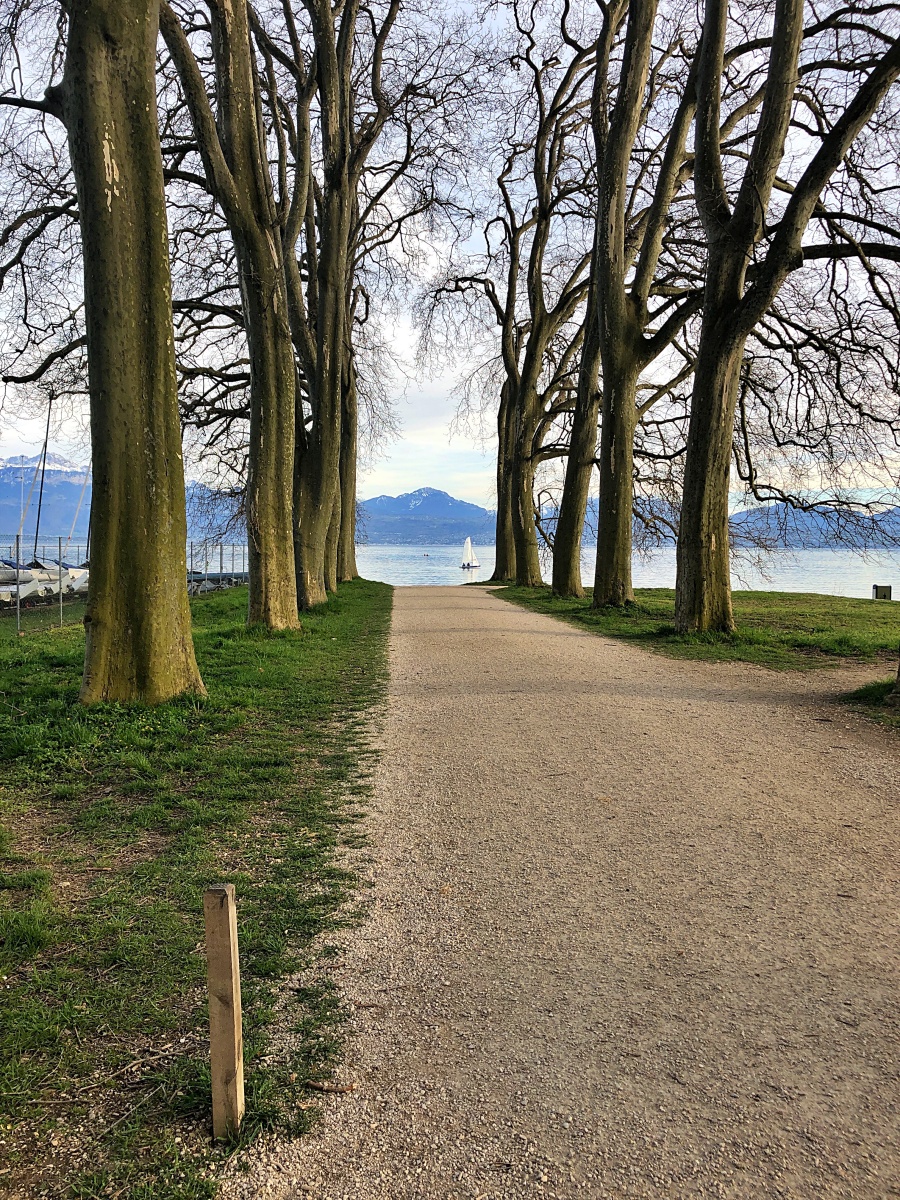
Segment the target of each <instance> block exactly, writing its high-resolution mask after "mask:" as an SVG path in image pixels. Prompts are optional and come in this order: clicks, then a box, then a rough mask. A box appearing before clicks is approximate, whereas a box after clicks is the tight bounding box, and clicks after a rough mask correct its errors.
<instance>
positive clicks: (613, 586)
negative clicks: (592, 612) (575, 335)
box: [591, 348, 638, 608]
mask: <svg viewBox="0 0 900 1200" xmlns="http://www.w3.org/2000/svg"><path fill="white" fill-rule="evenodd" d="M611 357H613V358H614V361H610V360H609V359H608V358H607V356H606V355H604V364H603V416H602V420H601V426H602V428H601V430H600V489H599V513H598V525H597V566H596V569H595V572H594V597H593V600H592V602H591V606H592V607H593V608H602V607H604V606H605V605H608V604H613V605H617V606H621V605H623V604H630V603H633V602H634V589H633V587H632V584H631V548H632V520H633V512H634V431H635V426H636V423H637V410H636V408H635V394H636V389H637V378H638V368H637V365H636V363H635V362H634V360H633V356H630V355H629V354H628V352H627V350H625V349H624V348H622V350H621V352H620V353H619V354H616V355H614V356H611ZM629 358H631V361H629Z"/></svg>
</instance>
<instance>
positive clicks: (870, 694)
mask: <svg viewBox="0 0 900 1200" xmlns="http://www.w3.org/2000/svg"><path fill="white" fill-rule="evenodd" d="M896 682H897V676H896V675H892V676H891V677H890V678H889V679H878V680H876V681H875V682H874V683H867V684H866V685H865V686H864V687H861V688H857V689H856V690H855V691H853V692H847V694H846V695H845V696H842V697H841V699H842V700H843V701H844V702H845V703H846V704H849V705H850V707H851V708H855V709H856V711H857V712H860V713H862V714H863V715H864V716H866V717H871V718H872V719H873V720H875V721H877V722H878V723H879V724H880V725H886V726H887V727H888V729H896V730H900V705H897V704H896V703H892V704H888V703H887V697H888V693H889V692H892V691H893V689H894V685H895V684H896Z"/></svg>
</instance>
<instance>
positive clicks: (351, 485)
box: [337, 354, 359, 583]
mask: <svg viewBox="0 0 900 1200" xmlns="http://www.w3.org/2000/svg"><path fill="white" fill-rule="evenodd" d="M358 432H359V399H358V396H357V393H356V367H355V365H354V362H353V355H352V354H351V355H350V356H349V359H348V362H347V372H346V382H345V385H344V395H343V409H342V412H341V466H340V470H341V535H340V541H339V543H338V566H337V572H338V581H339V582H340V583H346V582H347V581H348V580H351V579H358V578H359V571H358V570H357V568H356V449H357V442H358V440H359V438H358Z"/></svg>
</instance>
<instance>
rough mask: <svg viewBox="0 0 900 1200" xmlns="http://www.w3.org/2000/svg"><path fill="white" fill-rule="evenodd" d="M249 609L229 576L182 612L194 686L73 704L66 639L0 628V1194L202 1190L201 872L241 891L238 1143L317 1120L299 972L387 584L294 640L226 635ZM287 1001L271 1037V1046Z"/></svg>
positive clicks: (360, 584) (336, 840)
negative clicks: (243, 1079) (142, 700)
mask: <svg viewBox="0 0 900 1200" xmlns="http://www.w3.org/2000/svg"><path fill="white" fill-rule="evenodd" d="M246 603H247V595H246V589H235V590H233V591H229V592H222V593H218V594H216V595H214V596H211V597H204V598H202V599H199V600H196V601H194V603H193V613H194V626H195V629H194V634H195V643H196V647H197V654H198V658H199V660H200V665H201V670H202V673H203V677H204V680H205V682H206V685H207V688H208V690H209V698H208V699H206V700H198V699H196V698H191V699H182V700H178V701H174V702H172V703H170V704H165V705H161V706H159V707H157V708H142V707H139V706H123V705H100V706H97V707H94V708H90V709H81V708H79V707H78V705H77V703H76V696H77V691H78V684H79V680H80V674H81V660H82V655H83V646H84V643H83V635H82V633H81V630H80V629H78V628H66V629H63V630H57V631H55V632H53V633H49V632H47V633H31V634H27V635H26V636H24V637H22V638H13V639H7V640H5V641H2V640H0V672H2V675H0V689H2V690H0V702H2V703H0V763H2V776H0V778H2V781H3V782H2V787H0V821H2V826H3V830H2V837H0V977H2V978H0V1159H3V1160H4V1161H3V1163H2V1165H3V1166H4V1167H6V1168H8V1170H9V1172H10V1173H9V1174H8V1175H6V1176H5V1177H4V1179H3V1181H2V1183H3V1187H6V1186H7V1185H8V1184H10V1183H12V1182H15V1183H17V1185H18V1186H19V1188H20V1190H21V1192H22V1194H27V1195H32V1194H33V1195H35V1196H38V1195H41V1194H42V1188H44V1187H46V1188H48V1193H47V1194H48V1195H52V1196H57V1195H58V1196H73V1197H74V1196H77V1197H85V1198H86V1197H96V1196H103V1195H111V1196H112V1195H115V1196H119V1197H122V1198H127V1197H134V1198H135V1200H137V1198H140V1200H151V1198H153V1197H155V1198H158V1200H163V1198H165V1200H189V1198H190V1200H194V1198H200V1197H210V1196H212V1195H213V1194H214V1191H215V1177H216V1174H217V1172H218V1170H219V1168H220V1166H221V1163H222V1161H223V1160H224V1157H225V1155H226V1154H227V1153H228V1152H229V1150H230V1149H233V1148H226V1149H224V1150H223V1149H216V1148H214V1147H212V1146H211V1143H210V1137H209V1132H210V1130H209V1121H210V1115H209V1103H210V1101H209V1071H208V1064H207V1041H206V1039H207V1026H206V1019H207V1018H206V1007H205V964H204V959H203V955H202V939H203V922H202V892H203V889H204V887H205V886H206V885H207V884H209V883H211V882H221V881H230V882H233V883H234V884H235V886H236V890H237V895H238V906H239V907H238V923H239V936H240V949H241V966H242V981H243V1001H244V1039H245V1061H246V1071H247V1103H248V1111H247V1118H246V1121H245V1125H244V1131H243V1135H242V1136H243V1139H244V1140H246V1139H248V1138H251V1137H252V1136H254V1134H255V1133H256V1132H258V1131H259V1130H260V1129H262V1128H266V1127H273V1126H278V1127H281V1128H288V1129H292V1130H295V1131H302V1130H303V1129H304V1128H306V1127H307V1126H308V1124H309V1123H310V1120H311V1119H312V1118H313V1117H314V1114H315V1110H314V1108H312V1107H310V1105H311V1104H312V1101H313V1093H311V1092H310V1091H309V1090H308V1089H307V1088H306V1086H305V1085H306V1083H307V1082H308V1081H309V1080H314V1079H317V1078H323V1077H327V1075H328V1074H329V1072H330V1071H331V1069H332V1066H333V1063H334V1061H335V1057H336V1055H337V1053H338V1049H339V1044H340V1023H341V1021H340V1017H341V1014H340V1011H339V1006H338V1004H337V1002H336V999H335V997H334V995H333V994H332V991H331V989H330V988H329V986H328V984H327V982H326V977H325V974H324V972H323V971H322V969H321V961H322V955H323V954H327V953H328V950H329V947H328V944H327V935H328V931H329V930H333V929H336V928H338V927H339V926H340V925H341V924H342V923H345V922H346V921H348V920H350V919H351V916H350V915H349V914H350V912H351V909H352V905H348V904H347V903H346V901H347V900H348V898H349V897H351V896H352V893H353V889H354V887H355V883H356V881H355V879H354V877H353V876H352V875H351V873H350V872H349V871H348V870H347V869H346V868H345V867H343V866H341V865H340V863H339V861H338V859H337V851H338V850H339V848H340V847H341V846H342V845H352V844H356V843H357V842H358V840H359V833H358V830H357V828H356V824H355V823H356V820H357V818H358V814H359V803H360V800H361V799H362V798H363V797H364V794H365V792H366V790H367V773H368V751H367V750H366V746H365V741H364V728H365V724H366V722H367V720H368V718H369V714H370V713H371V711H372V706H373V705H374V704H376V703H377V702H378V701H379V699H380V698H381V696H382V694H383V689H384V685H385V680H386V637H387V630H388V626H389V621H390V606H391V598H390V589H389V588H388V587H386V586H384V585H382V584H375V583H367V582H364V581H357V582H355V583H352V584H347V585H344V586H343V587H342V588H341V590H340V592H339V594H338V596H337V597H336V598H334V599H331V600H329V602H328V603H327V604H326V605H323V606H322V607H321V608H320V609H318V610H316V611H315V612H313V613H310V614H307V616H306V617H305V619H304V623H303V625H304V627H303V631H302V633H300V634H296V633H287V634H281V635H266V634H265V633H262V632H260V631H257V630H253V631H248V630H246V628H245V627H244V615H245V612H246ZM297 971H303V972H304V974H303V986H302V987H296V988H293V989H291V990H289V991H287V992H285V990H284V988H283V987H281V986H280V985H281V984H282V982H283V980H284V977H285V976H287V975H290V974H292V973H293V972H297ZM284 996H287V997H288V998H289V1002H290V1003H289V1008H288V1009H287V1011H279V1015H278V1023H279V1026H280V1027H283V1026H284V1023H285V1022H287V1023H288V1025H289V1026H290V1027H291V1028H292V1029H293V1030H294V1031H295V1036H294V1037H293V1038H292V1039H290V1040H291V1046H290V1048H289V1049H283V1048H281V1047H280V1046H279V1045H273V1044H271V1031H272V1029H273V1028H274V1024H273V1023H274V1019H275V1014H276V1004H278V1005H283V1003H284V999H283V998H284ZM51 1136H52V1138H53V1139H54V1141H55V1143H56V1145H55V1146H54V1144H53V1142H51V1141H50V1138H51ZM44 1163H46V1164H47V1167H46V1173H45V1174H43V1175H39V1174H37V1173H36V1171H37V1168H39V1167H40V1166H41V1165H42V1164H44Z"/></svg>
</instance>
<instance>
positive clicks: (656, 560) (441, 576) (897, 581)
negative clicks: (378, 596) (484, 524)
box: [356, 546, 900, 600]
mask: <svg viewBox="0 0 900 1200" xmlns="http://www.w3.org/2000/svg"><path fill="white" fill-rule="evenodd" d="M476 549H477V552H478V558H479V561H480V563H481V566H480V568H478V569H477V570H471V571H463V570H462V569H461V568H460V565H459V564H460V558H461V555H462V547H461V546H358V547H357V550H356V558H357V563H358V566H359V571H360V574H361V575H363V576H364V577H365V578H366V579H380V580H382V581H383V582H384V583H392V584H394V585H395V586H398V587H410V586H422V585H424V586H426V587H429V586H432V587H437V586H438V585H446V584H463V583H474V582H481V581H484V580H486V579H489V578H490V576H491V574H492V573H493V570H494V547H493V546H483V547H482V546H478V547H476ZM546 573H547V572H545V574H546ZM593 573H594V552H593V550H590V551H587V552H585V554H584V555H583V557H582V562H581V574H582V579H583V580H584V582H585V584H590V583H592V582H593ZM874 583H881V584H884V583H886V584H890V585H891V586H892V587H893V590H894V599H895V600H900V551H890V552H887V551H884V552H881V553H879V554H873V555H868V556H866V557H863V556H862V555H859V554H853V553H852V552H850V551H848V550H789V551H788V550H786V551H781V552H779V553H777V554H773V555H771V556H770V557H769V559H768V563H767V567H766V571H765V574H764V575H763V574H761V573H760V572H759V571H758V570H755V569H753V568H751V567H749V566H745V565H744V564H743V563H740V562H739V563H737V564H736V567H735V570H734V571H733V573H732V584H733V586H734V587H735V588H748V589H751V590H753V591H773V592H820V593H823V594H825V595H831V596H863V597H871V595H872V584H874ZM634 585H635V587H668V588H671V587H674V586H675V550H674V547H672V548H667V549H665V550H660V551H658V552H657V553H656V554H655V555H654V556H653V557H652V558H651V559H649V560H646V559H641V558H635V561H634Z"/></svg>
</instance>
